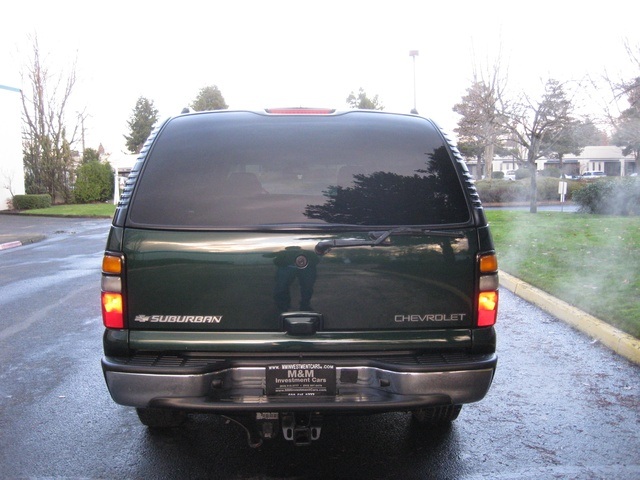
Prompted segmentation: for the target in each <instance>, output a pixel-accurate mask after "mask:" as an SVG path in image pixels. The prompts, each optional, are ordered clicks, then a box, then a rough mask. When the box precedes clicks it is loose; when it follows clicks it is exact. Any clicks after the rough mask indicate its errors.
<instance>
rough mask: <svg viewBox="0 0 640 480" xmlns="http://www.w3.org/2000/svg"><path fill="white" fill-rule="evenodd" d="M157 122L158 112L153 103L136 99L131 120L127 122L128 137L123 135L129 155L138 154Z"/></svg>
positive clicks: (144, 99)
mask: <svg viewBox="0 0 640 480" xmlns="http://www.w3.org/2000/svg"><path fill="white" fill-rule="evenodd" d="M157 121H158V110H157V109H156V108H155V107H154V105H153V101H151V100H148V99H147V98H145V97H140V98H138V101H137V102H136V106H135V108H134V109H133V113H132V114H131V118H130V119H129V121H128V122H127V124H128V125H129V135H124V138H125V140H126V141H127V143H126V145H127V148H128V149H129V151H130V152H131V153H140V150H142V146H143V145H144V142H146V141H147V138H149V135H150V134H151V130H152V129H153V126H154V125H155V123H156V122H157Z"/></svg>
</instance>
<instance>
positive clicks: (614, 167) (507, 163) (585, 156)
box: [466, 145, 637, 177]
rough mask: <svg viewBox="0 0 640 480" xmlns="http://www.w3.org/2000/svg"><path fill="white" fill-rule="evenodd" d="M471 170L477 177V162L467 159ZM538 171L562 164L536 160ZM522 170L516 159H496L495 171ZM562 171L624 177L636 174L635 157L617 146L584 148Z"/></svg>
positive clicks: (565, 160)
mask: <svg viewBox="0 0 640 480" xmlns="http://www.w3.org/2000/svg"><path fill="white" fill-rule="evenodd" d="M466 160H467V165H468V167H469V170H471V172H472V174H473V175H474V176H476V171H477V168H478V167H477V161H476V160H475V159H466ZM536 167H537V169H538V170H544V169H548V168H559V167H560V162H559V161H558V159H553V158H545V157H542V158H539V159H538V160H536ZM518 168H522V167H519V166H518V163H517V162H516V160H515V159H514V158H507V157H494V159H493V171H494V172H507V171H509V170H517V169H518ZM562 170H563V172H564V173H565V174H566V175H569V176H578V175H582V174H583V173H585V172H594V171H599V172H604V173H605V174H606V175H607V176H609V177H620V176H622V177H624V176H627V175H631V174H632V173H637V172H636V164H635V158H634V156H633V155H627V156H624V155H623V154H622V149H621V148H620V147H616V146H615V145H607V146H589V147H584V149H583V150H582V153H581V154H580V155H565V156H564V157H563V159H562Z"/></svg>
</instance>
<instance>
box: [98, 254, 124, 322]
mask: <svg viewBox="0 0 640 480" xmlns="http://www.w3.org/2000/svg"><path fill="white" fill-rule="evenodd" d="M123 273H124V257H123V256H121V255H113V254H108V253H107V254H105V256H104V258H103V259H102V322H103V323H104V326H105V327H107V328H118V329H121V328H124V299H123V297H122V274H123Z"/></svg>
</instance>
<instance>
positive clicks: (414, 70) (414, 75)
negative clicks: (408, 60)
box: [409, 50, 419, 114]
mask: <svg viewBox="0 0 640 480" xmlns="http://www.w3.org/2000/svg"><path fill="white" fill-rule="evenodd" d="M418 55H419V52H418V50H410V51H409V56H410V57H413V110H411V113H413V114H417V113H418V106H417V102H416V57H417V56H418Z"/></svg>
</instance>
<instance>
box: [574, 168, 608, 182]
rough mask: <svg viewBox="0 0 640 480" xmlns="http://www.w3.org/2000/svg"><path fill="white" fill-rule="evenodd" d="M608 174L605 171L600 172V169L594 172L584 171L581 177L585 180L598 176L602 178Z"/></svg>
mask: <svg viewBox="0 0 640 480" xmlns="http://www.w3.org/2000/svg"><path fill="white" fill-rule="evenodd" d="M606 176H607V175H606V174H605V173H604V172H600V171H597V170H596V171H593V172H584V173H583V174H582V175H581V176H580V178H582V179H583V180H593V179H596V178H602V177H606Z"/></svg>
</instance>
